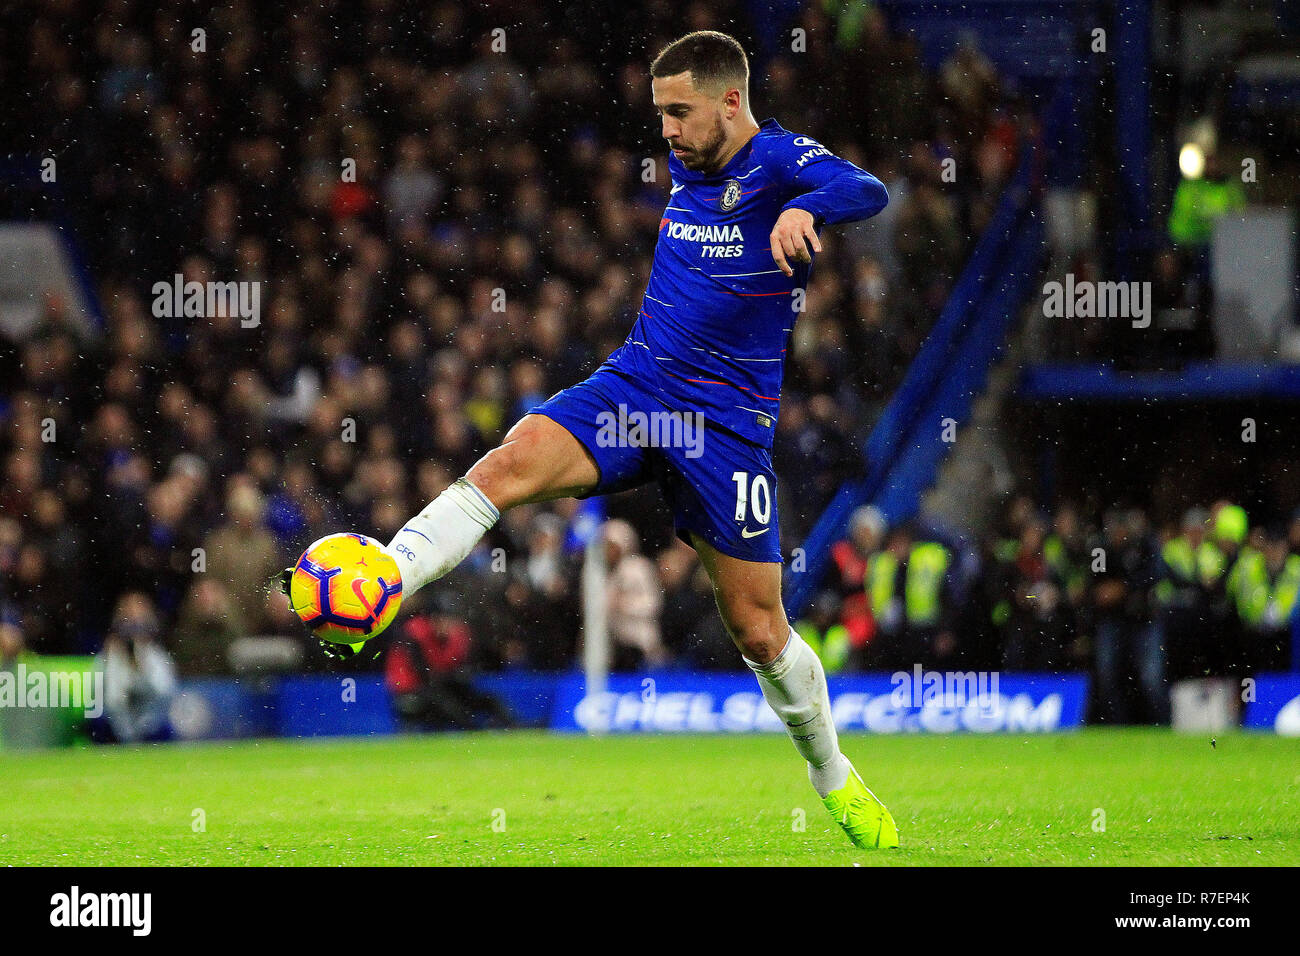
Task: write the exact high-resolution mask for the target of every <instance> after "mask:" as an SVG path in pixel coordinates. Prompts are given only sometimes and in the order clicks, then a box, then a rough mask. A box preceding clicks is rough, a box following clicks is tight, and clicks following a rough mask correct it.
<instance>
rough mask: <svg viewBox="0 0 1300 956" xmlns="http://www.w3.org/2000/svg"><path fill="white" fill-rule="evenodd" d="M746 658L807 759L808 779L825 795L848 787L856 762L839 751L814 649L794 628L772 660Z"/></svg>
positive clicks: (770, 704) (796, 744) (795, 744)
mask: <svg viewBox="0 0 1300 956" xmlns="http://www.w3.org/2000/svg"><path fill="white" fill-rule="evenodd" d="M745 663H746V664H748V665H749V668H750V670H752V671H753V672H754V675H755V676H756V677H757V678H758V686H759V687H761V688H762V689H763V699H764V700H766V701H767V703H768V705H769V706H771V708H772V709H773V710H774V711H776V715H777V716H778V717H780V718H781V722H782V723H783V724H785V729H786V732H787V733H788V734H789V735H790V739H791V740H792V741H793V742H794V747H795V750H797V751H799V754H800V756H802V757H803V758H804V759H805V760H807V761H808V779H810V780H811V781H812V785H813V787H814V788H815V789H816V790H817V795H818V796H820V797H824V796H826V794H828V793H830V792H831V791H832V790H838V789H839V788H840V787H842V786H844V784H845V783H847V782H848V779H849V771H850V770H851V769H852V765H851V764H850V763H849V761H848V758H846V757H845V756H844V755H843V754H842V753H840V742H839V738H838V736H837V735H836V733H835V723H834V721H832V720H831V699H830V693H829V691H827V689H826V671H825V670H823V669H822V662H821V659H820V658H819V657H818V656H817V654H816V653H815V652H814V651H813V649H812V648H811V647H809V646H808V644H807V642H806V641H804V639H803V638H802V637H800V636H799V635H798V634H796V633H795V632H794V628H791V629H790V639H789V640H788V641H787V642H786V645H785V648H784V650H782V651H781V653H780V654H778V655H777V656H776V658H775V659H774V660H773V661H772V662H771V663H770V664H755V663H754V662H753V661H751V660H749V658H745Z"/></svg>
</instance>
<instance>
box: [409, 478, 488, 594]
mask: <svg viewBox="0 0 1300 956" xmlns="http://www.w3.org/2000/svg"><path fill="white" fill-rule="evenodd" d="M500 517H501V513H500V512H499V511H497V509H496V506H495V505H493V504H492V502H490V501H488V499H487V496H486V495H485V494H483V492H481V491H479V490H478V489H477V488H475V487H474V485H473V484H471V483H470V482H469V481H468V480H467V479H465V478H458V479H456V481H454V482H453V483H452V484H451V486H450V487H449V488H448V489H447V490H446V491H444V492H443V493H442V494H440V495H439V496H438V497H437V498H435V499H434V500H433V501H431V502H429V504H428V505H426V506H425V508H424V510H423V511H421V512H420V513H419V514H418V515H416V516H415V517H414V518H412V519H411V520H410V521H408V522H406V524H405V525H404V526H403V527H402V530H401V531H399V532H397V534H396V535H394V536H393V540H392V541H390V542H388V551H389V552H390V553H391V554H392V555H393V557H394V558H396V560H397V566H398V568H400V569H401V572H402V593H403V594H404V595H407V596H409V595H411V594H413V593H415V592H416V591H418V590H420V588H422V587H424V586H425V585H426V584H428V583H429V582H430V581H436V580H437V579H438V578H440V577H442V576H443V575H444V574H446V573H447V572H448V571H450V570H451V569H452V568H454V567H455V566H456V565H458V564H460V563H461V561H463V560H465V555H467V554H469V553H470V551H472V550H474V545H476V544H478V542H479V539H480V538H482V537H483V535H484V534H486V533H487V531H488V529H489V528H491V527H492V526H493V525H494V524H496V523H497V519H498V518H500Z"/></svg>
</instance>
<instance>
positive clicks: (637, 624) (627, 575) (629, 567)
mask: <svg viewBox="0 0 1300 956" xmlns="http://www.w3.org/2000/svg"><path fill="white" fill-rule="evenodd" d="M602 533H603V534H604V536H605V563H606V565H607V567H608V568H609V570H608V578H607V582H606V588H607V590H606V595H607V598H606V607H607V608H608V614H609V636H610V640H611V643H612V645H613V649H614V667H615V669H617V670H636V669H639V668H642V667H658V666H660V665H662V664H664V663H665V662H666V661H667V659H668V652H667V649H666V648H665V647H664V645H663V641H662V640H661V639H660V631H659V611H660V609H661V608H662V607H663V590H662V588H661V587H660V584H659V573H658V571H657V570H656V568H655V565H654V562H652V561H651V560H650V559H649V558H647V557H645V555H643V554H640V553H639V551H640V544H639V542H638V541H637V534H636V531H635V530H634V529H633V528H632V526H631V525H630V524H628V523H627V522H626V521H622V520H618V519H615V520H613V521H607V522H605V525H604V528H603V529H602Z"/></svg>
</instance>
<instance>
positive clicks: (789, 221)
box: [770, 209, 822, 276]
mask: <svg viewBox="0 0 1300 956" xmlns="http://www.w3.org/2000/svg"><path fill="white" fill-rule="evenodd" d="M770 238H771V240H772V259H773V261H775V262H776V266H777V268H778V269H780V270H781V271H782V272H784V273H785V274H786V275H787V276H792V275H794V266H793V265H791V263H794V262H812V253H813V252H821V251H822V244H821V241H820V240H819V239H818V238H817V230H816V229H814V228H813V214H812V213H810V212H809V211H808V210H806V209H787V210H786V211H785V212H783V213H781V215H780V216H778V217H777V220H776V225H775V226H773V227H772V235H771V237H770ZM809 246H812V252H809V251H808V247H809Z"/></svg>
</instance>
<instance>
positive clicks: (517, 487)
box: [466, 414, 600, 511]
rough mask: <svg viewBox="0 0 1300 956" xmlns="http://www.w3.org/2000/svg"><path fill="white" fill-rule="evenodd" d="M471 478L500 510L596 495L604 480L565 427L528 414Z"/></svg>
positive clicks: (475, 468)
mask: <svg viewBox="0 0 1300 956" xmlns="http://www.w3.org/2000/svg"><path fill="white" fill-rule="evenodd" d="M466 477H467V478H468V479H469V480H470V481H471V482H473V484H474V486H475V487H476V488H478V489H479V490H480V491H482V492H483V494H485V495H487V497H488V500H490V501H491V502H492V503H493V504H494V505H496V507H497V509H498V510H500V511H504V510H506V509H507V508H513V507H515V506H516V505H522V504H528V503H530V502H535V501H549V500H551V499H553V498H571V497H574V496H578V495H584V494H587V493H589V492H590V491H592V490H593V489H594V488H595V487H596V484H597V482H598V481H599V479H600V472H599V471H598V470H597V468H596V464H595V462H594V461H593V460H592V457H591V455H590V453H589V452H588V451H587V449H586V448H585V447H583V445H582V443H581V442H579V441H578V440H577V439H576V438H574V437H573V435H572V434H571V433H570V432H569V430H568V429H566V428H565V427H564V426H563V425H560V424H559V423H557V422H555V421H552V420H551V419H550V418H547V417H546V416H545V415H533V414H529V415H525V416H524V417H523V418H521V419H520V420H519V421H518V422H517V423H516V424H515V426H514V427H513V428H511V429H510V431H509V432H507V433H506V437H505V439H504V440H503V441H502V442H501V444H500V445H499V446H497V447H496V448H494V449H492V451H490V452H488V453H487V454H486V455H484V456H483V457H482V458H480V459H479V460H478V462H477V463H476V464H475V465H474V467H473V468H471V469H470V470H469V472H468V474H467V475H466Z"/></svg>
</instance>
